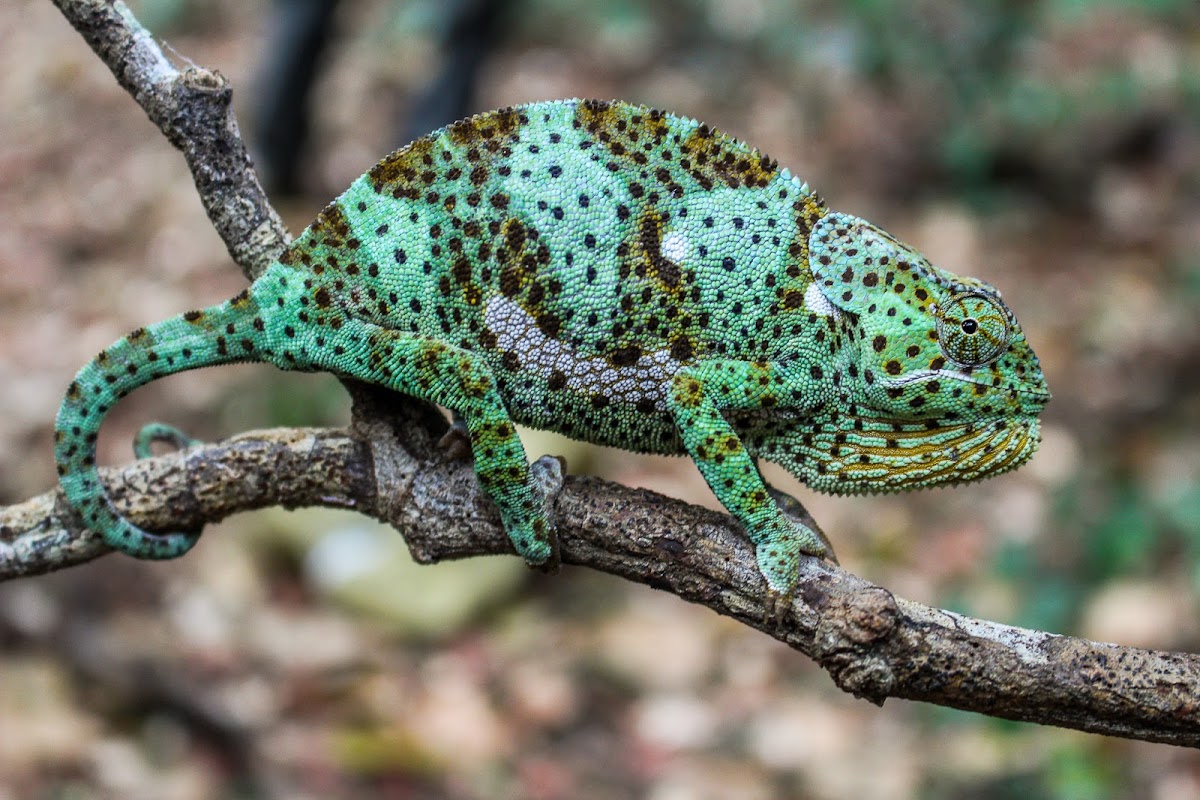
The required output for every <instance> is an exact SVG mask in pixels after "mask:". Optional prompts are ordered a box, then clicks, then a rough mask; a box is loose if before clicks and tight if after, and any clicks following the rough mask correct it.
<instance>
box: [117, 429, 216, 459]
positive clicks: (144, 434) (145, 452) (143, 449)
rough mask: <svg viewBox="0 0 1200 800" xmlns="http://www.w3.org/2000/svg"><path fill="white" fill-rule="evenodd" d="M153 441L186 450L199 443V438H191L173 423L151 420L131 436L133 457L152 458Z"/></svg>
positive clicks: (173, 448)
mask: <svg viewBox="0 0 1200 800" xmlns="http://www.w3.org/2000/svg"><path fill="white" fill-rule="evenodd" d="M155 442H159V443H161V444H166V445H170V447H171V449H172V450H186V449H187V448H189V447H191V446H193V445H197V444H200V443H201V442H200V440H199V439H193V438H192V437H190V436H188V435H187V434H186V433H184V432H183V431H181V430H180V429H179V428H176V427H175V426H174V425H168V424H167V423H165V422H151V423H150V424H148V425H143V426H142V429H141V430H140V431H138V432H137V435H136V436H134V437H133V455H134V457H135V458H139V459H142V458H153V456H154V447H153V445H154V443H155Z"/></svg>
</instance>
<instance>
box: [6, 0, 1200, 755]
mask: <svg viewBox="0 0 1200 800" xmlns="http://www.w3.org/2000/svg"><path fill="white" fill-rule="evenodd" d="M54 2H55V3H56V4H57V5H58V7H59V8H60V10H62V12H63V14H64V15H65V16H66V17H67V18H68V19H69V20H70V21H71V23H72V24H73V25H74V26H75V27H76V29H78V30H79V31H80V32H81V33H82V34H83V36H84V38H85V39H87V41H88V43H89V45H91V47H92V49H94V50H95V51H96V52H97V53H98V54H99V55H100V56H101V58H103V59H104V60H105V62H106V63H108V65H109V67H110V68H111V69H112V71H113V73H114V74H115V75H116V76H117V79H118V80H119V81H120V82H121V85H122V86H124V87H125V88H126V89H127V90H129V92H130V93H131V94H132V95H133V96H134V97H135V98H137V100H138V102H139V103H140V104H141V105H142V107H143V108H144V109H146V112H147V114H148V115H149V116H150V118H151V119H152V120H154V121H155V122H156V123H157V124H158V125H159V127H160V128H161V129H162V130H163V132H164V133H165V134H166V135H167V137H168V138H169V139H170V140H171V141H172V143H173V144H175V145H176V146H177V147H179V149H180V150H182V151H183V153H184V155H185V157H186V158H187V159H188V164H189V166H190V167H191V169H192V172H193V174H194V175H195V176H196V186H197V189H198V191H199V192H200V195H201V197H202V199H203V201H204V204H205V207H206V209H208V212H209V215H210V217H211V218H212V219H213V223H214V225H215V226H216V228H217V230H218V232H219V233H220V235H221V236H222V238H223V239H224V240H225V242H226V244H227V246H228V247H229V251H230V254H231V255H232V256H233V257H234V259H235V260H236V261H237V262H238V263H239V264H241V265H242V267H243V269H244V270H245V271H246V273H247V275H250V276H253V275H255V274H258V272H259V271H261V269H262V268H263V267H264V266H265V264H266V263H269V261H270V260H271V258H272V257H273V256H274V254H275V253H277V252H278V250H279V248H280V247H282V246H283V244H284V243H285V242H286V238H287V237H286V233H285V232H284V230H283V227H282V224H281V223H280V222H279V219H278V217H277V216H276V215H275V213H274V211H273V210H272V209H271V207H270V205H269V204H268V203H267V201H266V199H265V197H264V196H263V194H262V189H261V187H260V186H259V184H258V182H257V179H256V178H255V177H254V175H253V173H252V171H251V170H250V164H249V159H248V156H247V155H246V152H245V148H244V147H243V145H242V143H241V140H240V137H239V135H238V131H237V125H236V121H235V120H234V118H233V116H232V114H231V112H230V109H229V95H230V90H229V87H228V84H227V83H226V82H225V80H224V79H223V78H221V77H220V76H219V75H217V74H216V73H213V72H209V71H207V70H203V69H200V68H197V67H191V68H189V69H187V70H184V71H183V72H179V71H177V70H175V69H174V68H173V67H172V66H171V65H170V64H169V63H168V62H167V60H166V58H165V57H164V56H163V54H162V52H161V50H160V49H159V48H158V47H157V46H156V45H155V44H154V42H153V40H152V39H151V37H150V34H149V33H148V32H146V31H145V30H144V29H143V28H142V27H141V26H140V25H138V23H137V22H136V20H134V19H133V17H132V15H131V14H130V13H129V11H128V9H126V8H125V6H124V5H123V4H122V3H120V2H115V3H109V2H105V1H104V0H54ZM347 388H348V389H349V390H350V391H351V394H352V396H353V397H354V400H355V403H354V410H353V416H352V419H353V422H352V426H351V428H350V429H349V430H307V429H306V430H277V431H268V432H258V433H249V434H245V435H242V436H239V437H235V438H233V439H230V440H228V441H226V442H223V443H219V444H214V445H205V446H201V447H197V448H192V449H190V450H188V451H186V452H183V453H177V454H174V455H171V456H165V457H161V458H154V459H146V460H143V461H139V462H136V463H134V464H132V465H129V466H127V467H125V468H124V469H120V470H107V471H105V473H104V475H105V480H106V481H107V485H108V486H109V487H110V495H111V497H112V498H113V500H114V502H115V503H116V504H117V506H118V508H120V509H121V510H122V511H123V512H124V513H126V514H127V515H128V516H129V517H130V518H131V519H132V520H133V521H135V522H136V523H138V524H139V525H142V526H144V527H146V528H149V529H152V530H154V529H158V530H163V529H179V528H181V527H182V528H193V527H199V526H202V525H203V524H205V523H207V522H213V521H216V520H219V519H222V518H224V517H226V516H228V515H229V514H232V513H235V512H237V511H244V510H249V509H254V508H262V507H265V506H273V505H281V506H284V507H287V508H297V507H302V506H336V507H339V508H354V509H357V510H358V511H360V512H362V513H364V514H367V515H369V516H372V517H374V518H375V519H378V520H381V521H384V522H387V523H389V524H391V525H393V526H394V527H396V528H397V529H398V530H400V531H402V532H403V534H404V536H405V538H406V540H407V542H408V544H409V547H410V549H411V550H412V552H413V554H414V557H416V558H417V560H419V561H422V562H433V561H438V560H441V559H445V558H463V557H467V556H476V555H489V554H498V553H511V552H512V548H511V545H510V544H509V542H508V539H507V538H506V537H505V536H504V534H503V532H502V530H501V528H500V526H499V521H498V519H497V517H496V513H495V510H494V508H493V507H492V505H491V503H490V502H489V501H488V500H487V498H486V497H485V496H484V495H482V494H481V493H480V491H479V489H478V486H477V483H476V481H475V478H474V475H473V472H472V470H471V467H470V465H469V464H466V463H463V462H458V461H453V460H451V459H449V458H448V457H447V454H446V453H445V452H443V451H442V450H440V449H439V448H438V446H437V441H438V440H439V438H440V436H441V434H442V433H443V432H444V431H445V421H444V420H443V419H442V418H441V417H440V415H438V414H437V412H436V411H435V410H434V409H432V408H431V407H430V406H428V405H427V404H424V403H418V402H415V401H413V402H408V403H405V402H397V400H396V397H395V395H391V394H388V393H386V392H382V391H380V390H377V389H373V388H371V387H365V386H363V385H360V384H348V387H347ZM557 513H558V519H559V528H560V536H561V540H562V541H561V543H562V555H563V560H564V561H565V562H566V563H570V564H578V565H582V566H589V567H592V568H594V569H599V570H602V571H605V572H609V573H612V574H614V575H620V576H623V577H625V578H627V579H629V580H631V581H636V582H639V583H645V584H648V585H651V586H654V587H657V588H660V589H663V590H665V591H669V592H672V593H674V594H676V595H678V596H680V597H682V598H684V599H686V600H689V601H691V602H694V603H698V604H701V605H705V606H708V607H709V608H711V609H713V610H714V611H716V612H718V613H720V614H725V615H727V616H730V617H734V618H736V619H738V620H740V621H742V622H743V623H745V624H747V625H750V626H752V627H754V628H757V629H759V630H762V631H763V632H765V633H768V634H770V635H773V636H775V637H777V638H779V639H781V640H782V641H784V642H786V643H788V644H789V645H790V646H792V647H793V648H795V649H797V650H799V651H800V652H803V653H805V654H807V655H809V656H810V657H812V658H813V659H815V660H816V661H817V662H818V663H819V664H821V666H822V667H824V668H825V669H826V670H828V671H829V673H830V675H831V676H832V678H833V680H834V682H835V683H837V684H838V685H839V686H840V687H841V688H843V689H845V690H846V691H849V692H851V693H853V694H855V695H856V696H859V697H864V698H867V699H869V700H871V701H872V702H875V703H882V702H883V701H884V700H885V699H886V698H888V697H900V698H907V699H911V700H923V701H926V702H931V703H937V704H940V705H945V706H951V707H954V708H960V709H965V710H971V711H978V712H980V713H984V714H990V715H992V716H997V717H1004V718H1008V719H1016V720H1024V721H1028V722H1040V723H1045V724H1051V725H1059V726H1062V727H1069V728H1077V729H1080V730H1086V731H1093V732H1097V733H1106V734H1109V735H1113V736H1124V737H1130V738H1137V739H1145V740H1149V741H1157V742H1166V743H1170V744H1177V745H1184V746H1189V747H1200V656H1196V655H1191V654H1185V653H1165V652H1157V651H1150V650H1141V649H1137V648H1129V647H1118V646H1115V645H1108V644H1099V643H1096V642H1089V641H1086V640H1083V639H1075V638H1071V637H1065V636H1055V635H1052V634H1048V633H1043V632H1038V631H1030V630H1025V629H1022V628H1014V627H1010V626H1007V625H1000V624H998V623H993V622H987V621H983V620H976V619H971V618H969V617H964V616H962V615H959V614H955V613H952V612H949V611H942V610H939V609H935V608H930V607H928V606H924V605H921V604H919V603H914V602H912V601H909V600H904V599H902V598H898V597H896V596H894V595H893V594H892V593H891V592H889V591H888V590H887V589H885V588H883V587H880V586H876V585H874V584H872V583H870V582H868V581H865V580H862V579H861V578H858V577H855V576H854V575H851V574H849V573H847V572H845V571H843V570H841V569H838V568H837V567H834V566H831V565H829V564H826V563H824V562H819V561H816V560H806V561H805V563H804V564H803V566H802V569H801V574H800V582H799V587H798V590H797V593H796V597H795V599H794V602H793V604H792V606H791V608H790V609H787V611H788V613H787V614H786V615H785V618H784V619H783V620H782V621H781V623H780V624H779V626H778V627H777V626H775V625H774V624H767V623H766V622H764V620H765V618H766V608H765V607H764V602H763V601H764V598H765V596H766V588H765V583H764V581H763V578H762V577H761V575H760V574H759V571H758V568H757V565H756V561H755V558H754V553H753V549H752V547H751V545H750V543H749V542H748V541H747V539H746V538H745V536H744V535H743V534H742V532H741V531H740V530H739V529H738V528H737V526H736V524H735V523H734V522H733V521H732V520H731V519H730V518H729V517H727V516H724V515H722V514H719V513H716V512H712V511H707V510H704V509H700V508H697V507H694V506H690V505H688V504H685V503H683V502H681V501H678V500H673V499H670V498H666V497H662V496H661V495H657V494H654V493H653V492H649V491H645V490H638V489H629V488H626V487H623V486H618V485H615V484H611V483H607V482H605V481H601V480H597V479H594V478H569V479H568V480H567V483H566V486H565V487H564V490H563V492H562V494H561V495H560V496H559V498H558V503H557ZM106 552H107V549H106V548H105V546H104V545H103V543H102V542H101V541H100V540H99V539H98V537H96V536H95V535H94V534H93V533H91V532H90V531H88V530H86V529H83V528H81V527H80V526H79V523H78V521H77V520H76V519H74V517H73V514H72V512H71V511H70V510H69V509H68V508H67V507H66V505H65V503H64V502H63V499H62V497H61V494H60V493H59V492H58V491H54V492H50V493H47V494H44V495H41V496H39V497H36V498H34V499H32V500H29V501H27V502H25V503H22V504H20V505H16V506H11V507H9V508H4V509H0V580H4V579H8V578H14V577H19V576H25V575H35V574H39V573H45V572H50V571H52V570H56V569H62V568H65V567H68V566H72V565H77V564H82V563H85V562H87V561H90V560H91V559H93V558H96V557H98V556H100V555H103V554H105V553H106Z"/></svg>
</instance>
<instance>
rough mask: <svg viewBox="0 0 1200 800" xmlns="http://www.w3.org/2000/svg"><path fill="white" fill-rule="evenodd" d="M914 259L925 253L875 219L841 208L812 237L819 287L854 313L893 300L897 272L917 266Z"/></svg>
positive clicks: (811, 250)
mask: <svg viewBox="0 0 1200 800" xmlns="http://www.w3.org/2000/svg"><path fill="white" fill-rule="evenodd" d="M914 258H917V259H919V258H920V257H919V256H917V255H916V254H915V253H913V252H912V251H911V250H910V249H909V248H907V247H905V246H904V245H902V244H901V243H900V242H897V241H896V240H895V239H893V238H892V237H890V236H888V235H887V234H886V233H884V232H883V231H881V230H879V229H878V228H876V227H875V226H874V225H872V224H871V223H869V222H867V221H866V220H862V219H859V218H858V217H855V216H851V215H850V214H842V213H839V212H836V211H834V212H830V213H829V214H826V215H825V216H824V217H822V218H821V219H820V221H819V222H817V224H816V225H815V226H814V227H813V230H812V233H811V234H810V235H809V238H808V260H809V265H810V267H811V269H812V274H813V277H814V278H815V279H816V285H817V288H818V289H820V291H821V294H823V295H824V296H825V299H827V300H828V301H829V302H830V303H833V305H835V306H837V307H838V308H839V309H840V310H842V311H849V312H850V313H851V314H862V313H864V312H867V311H869V310H871V308H870V307H871V305H872V304H875V305H877V306H878V305H880V304H884V305H886V304H888V300H889V299H891V298H893V295H892V288H893V287H892V283H893V280H894V279H895V276H896V275H897V273H898V272H900V271H901V270H904V271H907V270H909V269H910V268H912V267H914V266H915V265H914V264H913V263H912V260H913V259H914ZM901 264H903V266H900V265H901Z"/></svg>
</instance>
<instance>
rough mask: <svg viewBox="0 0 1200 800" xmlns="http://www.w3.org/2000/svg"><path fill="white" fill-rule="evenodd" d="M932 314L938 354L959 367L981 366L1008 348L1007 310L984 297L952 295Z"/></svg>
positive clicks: (1009, 332) (989, 298) (981, 294)
mask: <svg viewBox="0 0 1200 800" xmlns="http://www.w3.org/2000/svg"><path fill="white" fill-rule="evenodd" d="M935 313H936V316H937V334H938V343H939V344H940V345H941V346H942V352H943V353H945V354H946V357H947V358H949V359H950V360H951V361H953V362H954V363H955V364H958V365H959V366H963V367H979V366H983V365H984V364H987V363H989V362H990V361H992V360H994V359H995V358H997V357H998V356H999V355H1000V354H1001V353H1003V352H1004V351H1005V349H1007V348H1008V345H1009V339H1010V338H1011V334H1012V331H1011V329H1010V326H1009V313H1008V310H1007V309H1005V308H1004V306H1002V305H1000V302H999V301H998V300H996V299H993V298H991V297H989V296H988V295H986V294H983V293H981V292H964V293H962V294H958V295H955V296H954V297H951V298H950V299H949V300H947V301H946V302H945V303H944V304H943V305H941V306H939V307H938V308H937V310H936V312H935Z"/></svg>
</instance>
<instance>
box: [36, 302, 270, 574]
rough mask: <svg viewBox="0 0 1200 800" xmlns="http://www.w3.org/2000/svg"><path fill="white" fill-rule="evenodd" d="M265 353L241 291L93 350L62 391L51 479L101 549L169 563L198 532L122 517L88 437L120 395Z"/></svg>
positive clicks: (254, 311) (254, 306)
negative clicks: (147, 527) (145, 525)
mask: <svg viewBox="0 0 1200 800" xmlns="http://www.w3.org/2000/svg"><path fill="white" fill-rule="evenodd" d="M264 348H269V344H268V343H267V339H266V334H265V333H264V325H263V321H262V318H261V317H260V316H259V304H258V302H257V301H256V300H255V299H254V297H253V296H252V295H251V294H250V293H249V291H246V292H242V293H241V294H239V295H238V296H237V297H235V298H233V299H232V300H229V301H228V302H225V303H220V304H218V305H215V306H212V307H210V308H206V309H203V310H200V311H189V312H187V313H186V314H180V315H179V316H177V317H172V318H171V319H167V320H164V321H162V322H160V323H157V324H155V325H152V326H150V327H147V328H138V329H137V330H135V331H133V332H132V333H130V334H129V335H127V336H126V337H125V338H123V339H120V340H118V341H117V342H115V343H113V344H112V345H111V346H109V347H108V348H106V349H104V350H101V351H100V353H99V355H97V356H96V357H95V358H94V359H92V361H91V362H90V363H88V364H87V365H86V366H84V367H83V369H81V370H80V371H79V374H78V375H76V376H75V380H74V381H73V382H72V383H71V385H70V387H68V389H67V393H66V396H65V397H64V398H63V402H62V406H61V407H60V408H59V411H58V419H57V420H56V422H55V430H54V458H55V461H56V462H57V464H58V481H59V484H60V485H61V486H62V488H63V492H64V494H65V495H66V499H67V502H68V503H69V504H70V505H71V506H72V507H73V508H74V509H75V510H76V512H77V513H78V514H79V515H80V517H81V518H82V519H83V521H84V522H86V523H87V525H88V527H89V528H91V529H92V530H93V531H95V532H96V533H98V534H100V535H101V536H103V537H104V541H105V543H107V544H108V546H109V547H112V548H113V549H115V550H120V551H121V552H123V553H127V554H128V555H131V556H135V557H137V558H151V559H163V558H175V557H177V556H181V555H183V554H184V553H186V552H187V551H188V550H190V549H191V548H192V546H193V545H194V544H195V543H196V540H197V539H198V538H199V536H200V533H199V531H194V532H188V533H183V532H177V533H161V534H157V533H150V532H148V531H144V530H142V529H141V528H138V527H137V526H135V525H133V524H132V523H131V522H129V521H128V520H127V519H125V518H124V517H122V516H121V515H120V514H119V513H117V510H116V509H115V508H114V507H113V505H112V503H111V502H110V501H109V498H108V495H107V494H106V493H105V491H104V486H103V485H102V484H101V483H100V476H99V473H98V472H97V469H96V438H97V433H98V432H99V430H100V423H101V422H102V421H103V420H104V417H105V415H106V414H107V413H108V412H109V410H111V409H112V407H113V406H114V405H115V404H116V403H117V401H118V400H120V399H121V398H122V397H124V396H125V395H127V394H128V393H129V392H131V391H133V390H134V389H136V388H138V387H139V386H142V385H144V384H146V383H149V382H150V381H152V380H154V379H156V378H160V377H162V376H164V375H169V374H173V373H176V372H181V371H183V370H189V369H196V368H198V367H208V366H214V365H217V364H229V363H233V362H238V361H261V360H263V357H264V356H263V353H262V352H261V351H262V350H264Z"/></svg>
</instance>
